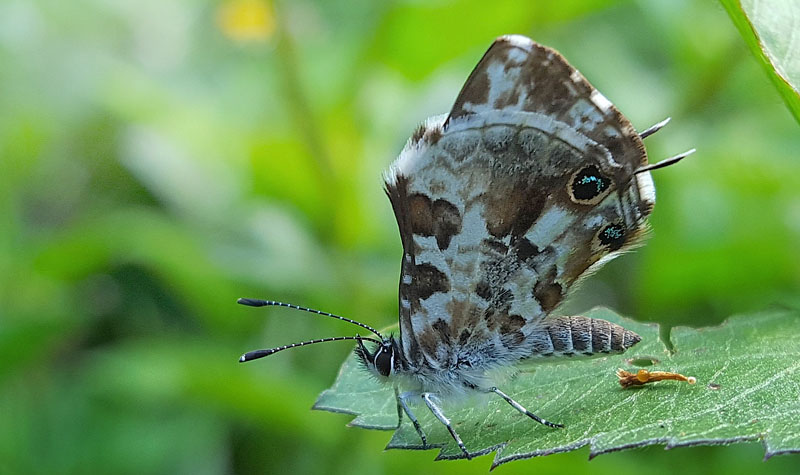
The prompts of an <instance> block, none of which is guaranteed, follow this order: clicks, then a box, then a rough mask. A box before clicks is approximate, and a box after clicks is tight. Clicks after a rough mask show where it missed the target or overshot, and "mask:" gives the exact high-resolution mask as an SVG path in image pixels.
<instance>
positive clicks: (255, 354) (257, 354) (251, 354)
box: [239, 336, 381, 363]
mask: <svg viewBox="0 0 800 475" xmlns="http://www.w3.org/2000/svg"><path fill="white" fill-rule="evenodd" d="M342 340H358V341H359V342H362V341H364V340H366V341H371V342H374V343H377V344H379V345H380V344H381V342H380V341H378V340H376V339H374V338H365V337H361V336H334V337H331V338H320V339H318V340H308V341H302V342H300V343H292V344H291V345H284V346H278V347H275V348H270V349H268V350H255V351H248V352H247V353H245V354H243V355H242V356H241V358H239V363H246V362H248V361H253V360H257V359H259V358H263V357H265V356H269V355H272V354H275V353H277V352H279V351H283V350H288V349H289V348H295V347H297V346H306V345H313V344H315V343H325V342H328V341H342Z"/></svg>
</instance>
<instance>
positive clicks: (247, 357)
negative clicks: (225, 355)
mask: <svg viewBox="0 0 800 475" xmlns="http://www.w3.org/2000/svg"><path fill="white" fill-rule="evenodd" d="M236 302H237V303H238V304H240V305H246V306H248V307H286V308H291V309H293V310H302V311H304V312H309V313H314V314H317V315H322V316H323V317H330V318H335V319H337V320H341V321H343V322H347V323H352V324H353V325H358V326H359V327H361V328H364V329H366V330H369V331H370V332H372V333H374V334H375V335H377V336H378V338H380V340H376V339H375V338H369V337H363V336H360V335H356V336H335V337H330V338H319V339H316V340H308V341H302V342H299V343H292V344H291V345H284V346H277V347H275V348H269V349H265V350H255V351H248V352H247V353H245V354H243V355H242V356H241V358H239V362H240V363H245V362H247V361H253V360H257V359H259V358H263V357H265V356H269V355H272V354H275V353H277V352H279V351H283V350H288V349H289V348H296V347H300V346H307V345H313V344H316V343H326V342H329V341H343V340H357V341H358V342H359V343H360V342H363V341H371V342H373V343H377V344H381V343H382V342H384V341H386V338H384V336H383V335H381V333H380V332H379V331H378V330H376V329H374V328H372V327H371V326H369V325H367V324H366V323H361V322H357V321H355V320H353V319H350V318H346V317H342V316H339V315H336V314H333V313H328V312H323V311H320V310H314V309H313V308H307V307H301V306H300V305H294V304H291V303H285V302H276V301H275V300H260V299H246V298H241V299H239V300H237V301H236Z"/></svg>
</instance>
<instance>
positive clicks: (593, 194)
mask: <svg viewBox="0 0 800 475" xmlns="http://www.w3.org/2000/svg"><path fill="white" fill-rule="evenodd" d="M568 186H569V192H570V195H571V197H572V198H573V200H575V201H578V202H583V201H592V200H594V199H595V198H597V197H598V196H600V195H602V194H603V193H604V192H605V191H606V190H607V189H608V187H610V186H611V179H610V178H608V177H606V176H605V175H603V174H602V173H601V172H600V170H599V169H598V168H597V167H596V166H595V165H589V166H587V167H583V168H581V169H580V170H579V171H578V172H577V173H575V174H574V175H572V179H571V180H570V182H569V185H568Z"/></svg>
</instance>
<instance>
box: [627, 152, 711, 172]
mask: <svg viewBox="0 0 800 475" xmlns="http://www.w3.org/2000/svg"><path fill="white" fill-rule="evenodd" d="M696 151H697V149H694V148H693V149H691V150H687V151H685V152H683V153H680V154H678V155H675V156H674V157H670V158H667V159H664V160H661V161H660V162H658V163H653V164H651V165H645V166H643V167H640V168H637V169H636V171H634V172H633V174H634V175H636V174H637V173H643V172H649V171H652V170H657V169H659V168H664V167H668V166H670V165H675V164H676V163H678V162H680V161H681V160H683V159H684V158H686V157H688V156H689V155H691V154H693V153H694V152H696Z"/></svg>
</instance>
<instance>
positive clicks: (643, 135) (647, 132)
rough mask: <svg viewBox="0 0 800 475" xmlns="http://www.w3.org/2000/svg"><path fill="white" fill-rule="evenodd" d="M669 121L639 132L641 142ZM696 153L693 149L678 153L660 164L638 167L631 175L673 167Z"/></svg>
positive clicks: (667, 119)
mask: <svg viewBox="0 0 800 475" xmlns="http://www.w3.org/2000/svg"><path fill="white" fill-rule="evenodd" d="M670 120H671V118H670V117H667V118H666V119H664V120H662V121H661V122H659V123H657V124H655V125H653V126H651V127H648V128H647V129H645V130H644V131H642V132H639V137H641V138H642V140H644V139H646V138H647V137H649V136H651V135H653V134H654V133H656V132H658V131H659V130H661V129H662V128H663V127H664V126H665V125H667V124H668V123H669V121H670ZM696 151H697V150H696V149H694V148H693V149H691V150H687V151H685V152H683V153H679V154H678V155H675V156H674V157H670V158H666V159H664V160H661V161H660V162H657V163H651V164H649V165H645V166H643V167H639V168H637V169H636V170H635V171H634V172H633V174H634V175H636V174H637V173H643V172H649V171H652V170H658V169H659V168H664V167H668V166H670V165H674V164H676V163H678V162H680V161H681V160H683V159H684V158H686V157H688V156H689V155H691V154H693V153H694V152H696Z"/></svg>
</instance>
